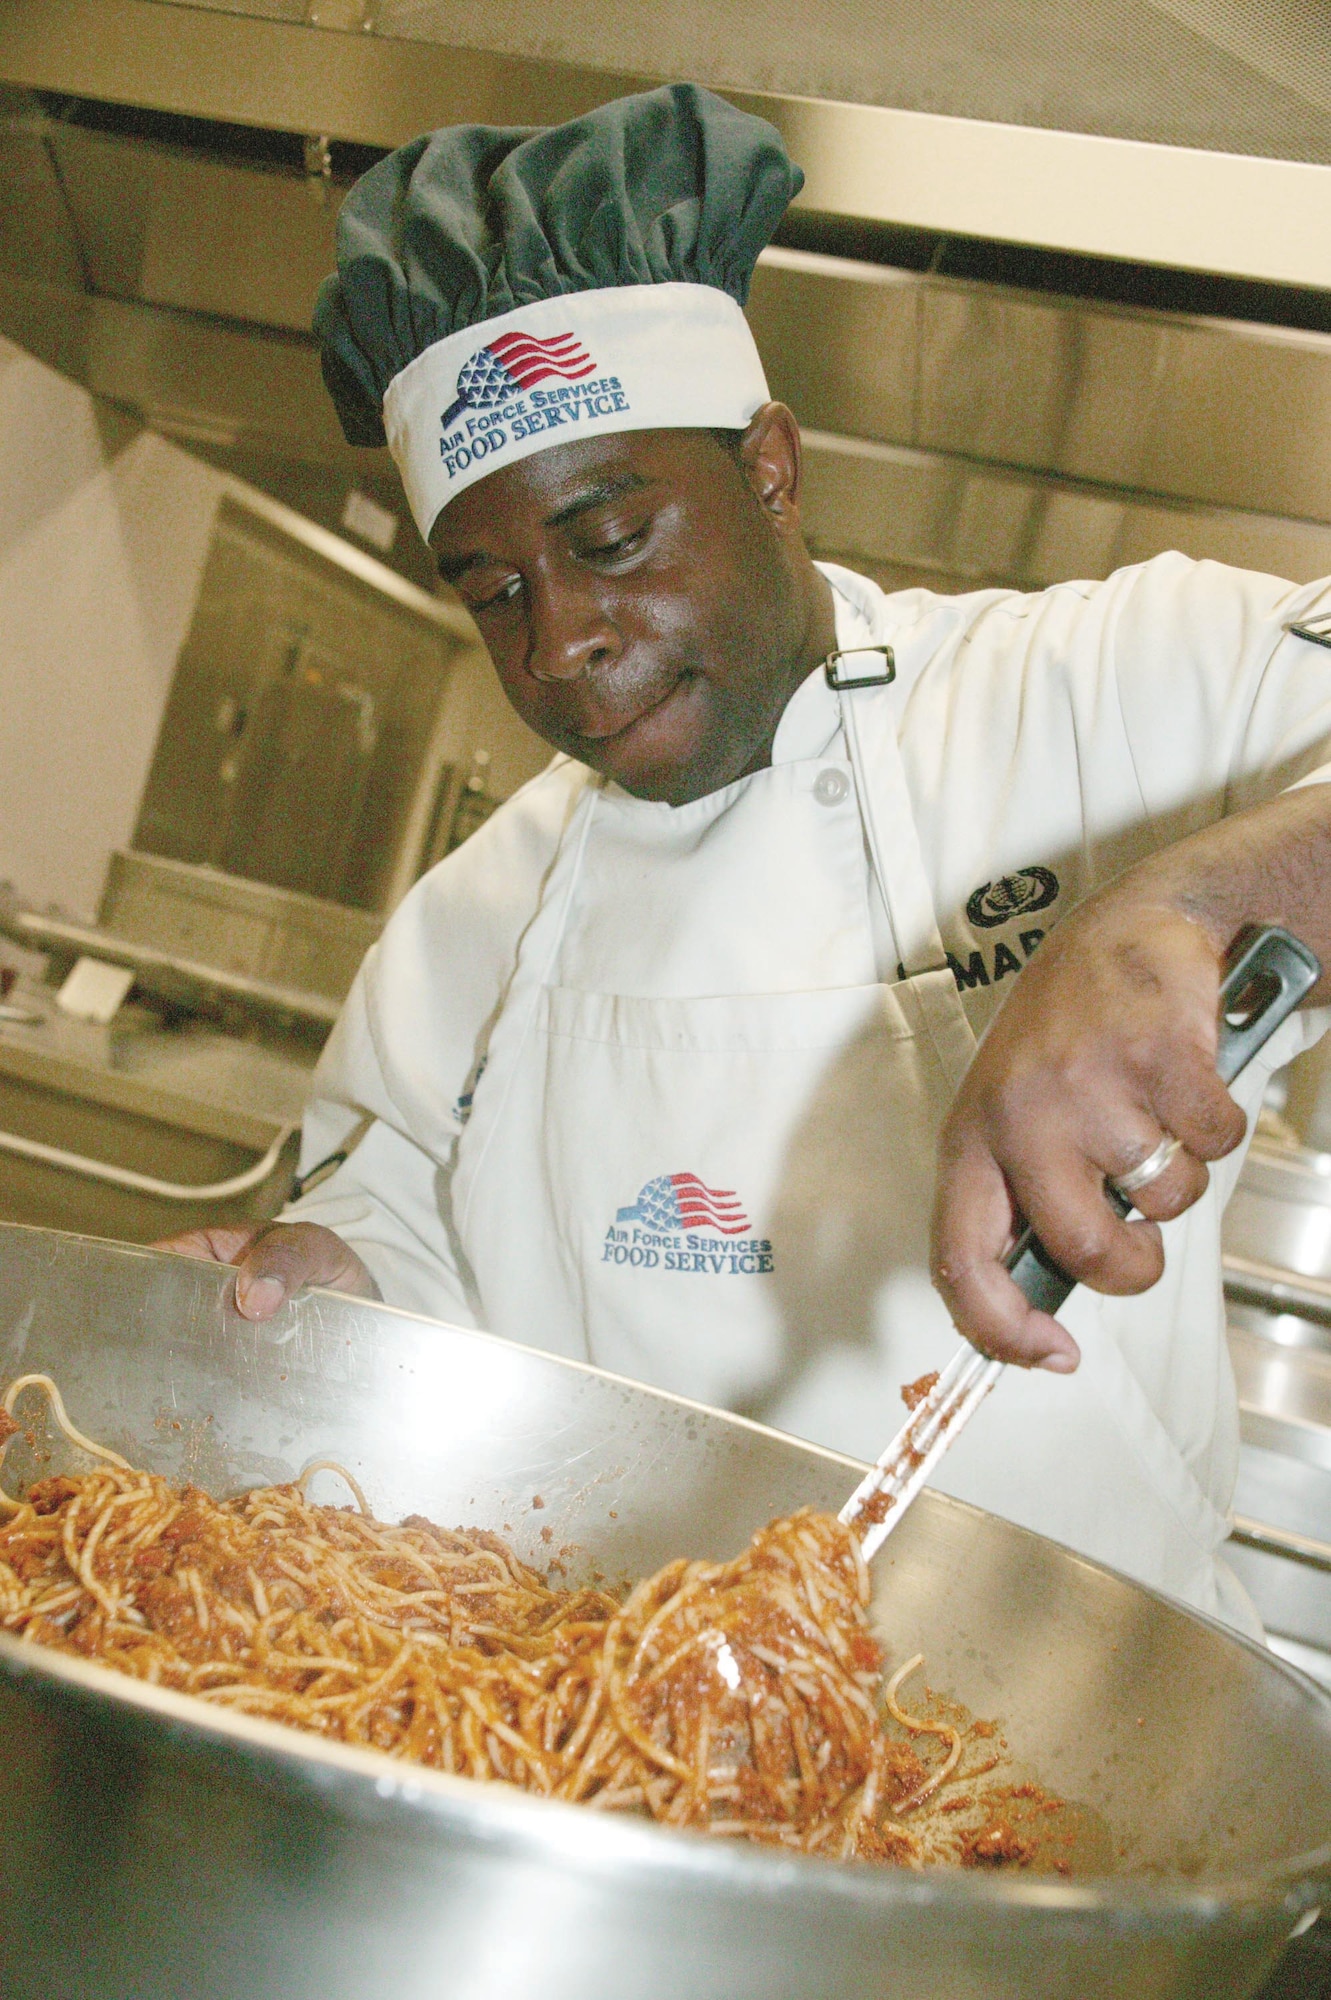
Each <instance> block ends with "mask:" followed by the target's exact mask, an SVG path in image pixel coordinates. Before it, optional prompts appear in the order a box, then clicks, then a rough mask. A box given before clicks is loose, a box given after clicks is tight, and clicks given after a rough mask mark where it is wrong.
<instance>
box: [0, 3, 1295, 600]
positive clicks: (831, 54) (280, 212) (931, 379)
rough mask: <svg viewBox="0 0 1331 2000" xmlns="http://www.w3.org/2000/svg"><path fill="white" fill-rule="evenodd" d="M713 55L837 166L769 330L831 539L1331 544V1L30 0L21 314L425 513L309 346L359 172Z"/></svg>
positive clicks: (2, 245) (18, 58)
mask: <svg viewBox="0 0 1331 2000" xmlns="http://www.w3.org/2000/svg"><path fill="white" fill-rule="evenodd" d="M925 16H927V20H926V19H925V18H923V17H925ZM482 43H484V46H482ZM593 56H594V57H595V60H596V63H597V64H598V65H599V67H593V66H592V58H593ZM630 65H632V66H633V68H634V70H635V72H636V73H634V74H629V68H630ZM644 72H646V73H645V74H644ZM682 72H687V73H689V74H691V75H694V76H697V77H700V78H701V80H703V81H706V82H709V83H712V84H714V85H718V86H721V87H724V88H725V89H726V90H727V94H729V95H731V96H732V97H734V98H735V99H736V101H738V102H741V103H743V104H745V105H747V106H749V107H750V108H752V109H754V110H758V111H761V112H762V113H763V114H764V115H766V116H768V117H770V118H772V119H773V120H774V121H775V122H776V123H777V124H778V125H779V126H781V128H782V130H783V131H784V133H785V135H786V137H787V140H788V142H789V144H790V146H791V150H792V152H793V153H794V155H795V157H796V158H797V159H798V160H799V161H800V162H801V164H802V165H803V166H804V167H805V169H806V172H807V173H808V177H809V178H808V185H807V187H806V190H805V193H804V195H803V197H802V199H801V203H800V205H799V206H798V207H797V208H796V209H795V210H792V213H791V216H790V217H789V218H788V221H787V224H786V225H785V227H784V229H783V231H782V234H781V236H780V238H779V239H778V243H777V245H776V246H775V247H774V248H773V249H772V250H771V251H769V252H768V253H767V254H766V255H765V256H764V258H763V260H762V262H761V264H760V266H759V270H758V273H757V277H756V281H755V285H754V290H753V296H752V300H751V307H750V317H751V320H752V323H753V326H754V330H755V334H756V336H757V338H758V342H759V345H760V348H761V349H762V352H763V356H764V360H765V363H766V365H767V368H768V374H769V380H770V381H771V383H772V387H773V391H774V393H775V394H777V395H779V396H781V397H782V398H783V399H784V400H786V401H788V402H789V403H790V404H791V405H792V407H793V408H794V409H795V411H796V413H797V414H798V415H799V417H800V418H801V420H802V422H803V424H804V425H805V428H806V437H807V441H808V445H809V454H808V456H809V501H808V507H809V518H810V522H811V526H812V529H813V534H814V539H815V541H816V543H817V545H818V546H819V548H820V550H821V551H822V552H824V553H827V554H834V555H842V556H845V557H847V558H849V559H850V560H852V561H855V562H858V563H860V564H861V565H862V566H865V567H867V568H870V569H871V570H873V571H874V573H875V574H878V575H880V576H881V577H883V579H884V580H886V581H892V580H895V579H897V578H899V577H904V576H906V575H909V576H911V577H915V576H919V577H921V578H927V579H939V580H943V581H946V582H948V583H958V582H966V581H970V580H994V579H998V580H1008V581H1013V582H1017V583H1022V584H1039V583H1042V582H1045V581H1048V580H1051V579H1052V578H1053V577H1055V576H1059V575H1068V574H1073V573H1076V574H1082V575H1095V574H1102V573H1104V572H1105V570H1107V569H1108V568H1110V567H1112V566H1114V565H1115V564H1116V563H1118V562H1123V561H1130V560H1133V559H1135V558H1136V557H1137V556H1139V555H1144V554H1149V553H1152V552H1153V550H1154V549H1155V548H1158V547H1163V546H1176V547H1181V548H1184V549H1186V550H1188V551H1190V552H1192V553H1196V554H1213V555H1218V556H1225V557H1227V558H1228V559H1230V560H1235V561H1241V562H1247V563H1249V564H1251V565H1252V566H1254V567H1263V568H1268V569H1272V570H1276V571H1279V572H1281V573H1284V574H1288V575H1291V576H1296V577H1297V576H1303V575H1313V574H1317V573H1319V572H1321V571H1324V570H1331V10H1329V9H1327V8H1326V7H1325V5H1324V0H1112V4H1110V0H988V4H986V5H977V4H976V0H937V4H935V5H931V6H930V7H929V8H928V9H921V8H919V7H918V6H917V5H908V4H907V0H822V4H820V6H819V7H818V8H817V9H816V10H810V9H808V8H807V7H805V6H802V5H797V4H796V0H759V4H758V5H756V6H755V5H751V4H749V5H745V6H744V7H742V8H741V7H740V6H738V5H735V4H725V5H717V4H715V0H713V4H710V5H705V4H703V0H686V4H682V5H681V6H679V7H676V8H673V9H662V8H660V7H659V5H656V4H653V5H650V6H649V5H647V4H645V0H623V4H622V5H621V6H620V7H618V8H617V9H614V10H606V9H604V8H603V7H602V6H601V5H600V4H599V0H563V4H562V5H561V7H560V8H559V10H558V11H557V18H556V17H555V16H554V15H552V13H551V12H550V11H549V10H548V9H546V10H540V11H539V12H538V10H537V9H535V8H534V7H533V6H532V5H530V4H529V0H487V5H486V7H485V8H484V9H476V8H475V7H474V6H469V7H463V6H462V5H461V4H460V0H308V5H307V4H306V0H230V4H229V5H228V6H226V7H206V6H186V5H182V4H178V0H0V85H4V86H7V94H6V95H5V96H4V98H3V101H2V102H0V114H2V115H0V331H4V332H6V333H8V334H9V335H10V336H11V337H12V338H14V339H16V340H18V341H20V342H21V343H22V344H23V345H24V346H26V347H28V348H30V349H31V350H32V351H34V352H36V353H37V354H39V355H41V356H42V357H43V358H45V359H47V360H48V361H50V362H51V363H52V364H53V365H55V366H57V367H59V368H61V369H62V370H64V371H65V372H66V373H69V374H71V375H74V376H75V377H77V378H78V379H79V380H81V381H83V382H85V383H86V384H87V386H88V387H90V388H91V389H92V390H93V391H94V393H95V394H97V395H98V396H99V397H101V398H103V399H105V400H106V401H107V402H108V403H113V404H117V405H119V406H121V407H122V408H125V409H127V410H129V411H131V412H132V413H134V415H135V416H137V417H138V418H139V419H140V420H141V421H146V422H148V423H151V424H153V425H154V426H155V427H157V428H159V429H161V430H163V431H164V432H166V433H168V434H169V435H172V436H174V437H176V438H178V439H180V440H182V441H184V442H186V443H188V444H190V445H191V446H192V447H193V448H194V449H196V450H198V451H200V452H202V453H204V454H205V455H208V456H210V457H212V458H214V459H215V460H216V461H217V462H219V463H223V464H225V465H226V466H227V467H228V469H231V470H234V471H237V472H239V473H241V474H242V475H243V476H246V477H248V478H250V479H252V480H253V481H254V483H256V484H258V485H261V486H266V487H267V488H268V490H270V491H273V492H275V493H277V495H278V497H280V498H282V499H284V500H286V501H288V502H289V503H291V504H294V505H296V506H298V507H300V508H301V509H302V511H305V512H307V513H310V514H312V515H313V516H314V518H316V519H321V520H323V521H324V522H325V523H326V524H327V525H336V521H337V509H338V508H339V507H340V505H341V502H342V499H343V498H344V497H345V494H346V492H347V490H348V488H350V487H357V488H360V489H361V490H363V491H364V492H367V493H369V494H370V495H371V496H372V497H375V498H377V499H379V500H380V501H381V504H383V505H384V506H390V507H392V508H394V509H395V510H397V511H398V512H399V513H400V512H401V509H402V502H401V496H400V492H399V491H398V489H397V484H396V476H395V474H394V473H393V470H392V468H391V466H390V465H389V463H388V461H387V457H386V454H383V453H373V452H357V451H353V450H352V449H351V448H349V447H348V446H346V445H345V444H344V443H343V442H342V440H341V437H340V434H339V432H338V430H337V425H336V421H335V419H334V417H333V413H332V410H331V407H330V405H329V403H328V400H327V398H326V396H325V394H324V391H323V388H322V385H321V382H320V380H319V374H318V367H317V362H316V358H315V355H314V350H313V345H312V342H311V340H310V336H309V333H308V327H309V313H310V308H311V305H312V301H313V295H314V291H315V288H316V286H317V284H318V281H319V279H320V278H321V277H322V276H323V274H324V272H325V271H326V270H328V269H329V268H330V267H331V264H332V261H333V250H332V240H333V225H334V219H335V215H336V208H337V203H338V201H339V199H340V195H341V192H342V191H343V189H344V187H345V185H346V184H347V182H348V181H349V179H350V178H351V177H352V175H353V174H354V173H355V172H357V171H360V170H361V169H362V168H363V166H364V165H365V164H366V163H368V161H369V160H370V159H372V158H373V157H375V156H376V153H377V152H378V151H379V150H382V149H383V148H384V147H386V146H388V145H391V144H395V143H397V142H399V141H401V140H403V139H405V138H407V137H409V136H411V135H413V134H415V133H416V132H417V131H419V130H422V129H425V128H426V127H428V126H431V125H437V124H440V123H444V122H448V121H449V120H454V119H458V120H462V119H476V118H479V119H484V120H487V121H494V122H505V123H544V122H550V121H552V120H556V119H559V118H562V117H564V116H567V115H570V114H571V113H574V112H576V111H577V110H579V109H582V108H585V107H586V106H587V105H589V104H592V103H595V102H597V101H602V100H604V99H606V98H608V97H610V96H613V95H615V94H617V93H618V92H619V91H621V90H622V89H624V88H627V87H634V86H635V85H637V84H638V83H647V82H653V81H657V80H659V78H660V77H661V76H662V75H670V74H678V73H682ZM1113 260H1126V261H1119V262H1115V261H1113ZM1196 274H1202V275H1196ZM996 281H997V282H996ZM399 544H400V549H399V550H398V551H395V553H394V556H393V558H392V559H393V560H395V561H400V562H401V563H402V564H403V566H404V567H406V570H407V573H408V574H411V575H417V572H418V571H419V576H418V580H425V569H424V557H423V554H422V553H421V552H419V551H418V550H417V549H416V548H415V544H414V538H413V537H412V536H411V535H410V534H403V535H401V536H399Z"/></svg>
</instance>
